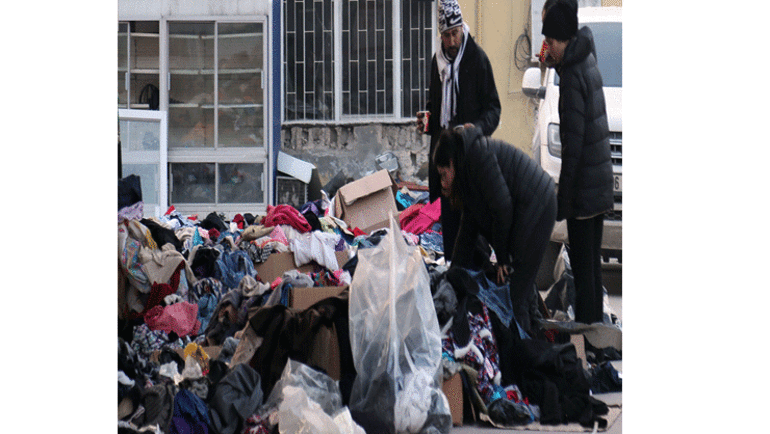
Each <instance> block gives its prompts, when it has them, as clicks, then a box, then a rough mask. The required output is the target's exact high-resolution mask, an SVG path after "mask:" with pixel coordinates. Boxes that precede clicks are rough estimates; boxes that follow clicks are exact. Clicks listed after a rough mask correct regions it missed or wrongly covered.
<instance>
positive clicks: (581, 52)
mask: <svg viewBox="0 0 770 434" xmlns="http://www.w3.org/2000/svg"><path fill="white" fill-rule="evenodd" d="M574 3H575V2H574V1H570V0H557V2H556V3H555V4H554V5H553V6H551V7H550V8H549V9H548V10H547V12H546V13H545V19H544V20H543V35H545V41H546V43H547V44H548V47H549V52H550V55H551V56H552V57H553V59H554V63H555V68H556V72H558V73H559V79H560V82H559V95H560V96H559V118H560V124H561V125H560V128H559V136H560V138H561V146H562V151H561V173H560V174H559V186H558V193H557V202H558V212H557V216H556V219H557V220H564V219H567V235H568V238H569V246H570V250H569V259H570V265H571V266H572V271H573V273H574V277H575V292H576V302H575V320H576V321H577V322H581V323H585V324H591V323H594V322H601V321H602V314H603V309H602V307H603V297H604V290H603V287H602V274H601V244H602V230H603V228H604V213H605V212H607V211H609V210H611V209H612V203H613V198H612V161H611V159H610V143H609V127H608V124H607V111H606V107H605V104H604V91H603V90H602V76H601V74H600V73H599V68H598V67H597V63H596V62H597V60H596V49H595V47H594V40H593V34H592V33H591V29H589V28H588V27H583V28H581V29H580V30H578V19H577V8H576V7H575V5H574Z"/></svg>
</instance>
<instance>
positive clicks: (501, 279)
mask: <svg viewBox="0 0 770 434" xmlns="http://www.w3.org/2000/svg"><path fill="white" fill-rule="evenodd" d="M507 278H508V267H507V266H505V265H500V264H497V284H498V285H502V284H504V283H505V279H507Z"/></svg>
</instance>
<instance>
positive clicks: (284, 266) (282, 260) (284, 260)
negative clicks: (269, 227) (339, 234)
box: [254, 250, 348, 283]
mask: <svg viewBox="0 0 770 434" xmlns="http://www.w3.org/2000/svg"><path fill="white" fill-rule="evenodd" d="M334 256H336V257H337V265H339V266H340V267H342V266H343V265H345V263H346V262H348V251H347V250H345V251H342V252H334ZM254 269H255V270H257V276H259V278H260V279H262V281H263V282H265V283H272V282H273V281H274V280H275V279H277V278H279V277H281V276H283V273H285V272H287V271H290V270H299V272H300V273H305V274H306V273H313V272H315V271H317V270H320V269H321V266H320V265H318V264H317V263H316V262H315V261H313V262H310V263H309V264H305V265H302V266H300V267H297V265H296V264H295V263H294V252H284V253H273V254H271V255H270V256H268V257H267V261H265V262H261V263H259V264H256V265H255V266H254Z"/></svg>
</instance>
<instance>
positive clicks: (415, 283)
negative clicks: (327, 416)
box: [349, 215, 452, 433]
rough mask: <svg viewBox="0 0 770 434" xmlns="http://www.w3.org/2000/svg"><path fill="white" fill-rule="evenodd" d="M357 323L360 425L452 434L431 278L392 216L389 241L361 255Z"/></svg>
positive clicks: (355, 285) (355, 391) (354, 303)
mask: <svg viewBox="0 0 770 434" xmlns="http://www.w3.org/2000/svg"><path fill="white" fill-rule="evenodd" d="M349 315H350V341H351V342H350V344H351V351H352V354H353V362H354V364H355V367H356V372H357V376H356V379H355V382H354V383H353V388H352V390H351V396H350V411H351V413H352V415H353V418H354V419H355V420H356V422H358V423H359V424H361V425H362V426H363V427H364V429H366V431H367V432H398V433H401V432H408V433H418V432H419V433H445V432H449V430H450V429H451V426H452V420H451V415H450V412H449V404H448V402H447V399H446V397H445V396H444V393H443V392H442V390H441V387H440V382H439V379H440V365H441V331H440V329H439V325H438V319H437V317H436V310H435V308H434V306H433V298H432V295H431V292H430V278H429V276H428V272H427V270H426V268H425V264H424V262H423V259H422V256H421V255H420V252H419V250H418V249H417V247H414V246H408V245H407V244H406V242H405V241H404V239H403V236H402V235H401V231H400V229H399V227H398V224H397V223H396V221H395V219H394V218H393V216H392V215H391V216H390V229H389V232H388V234H387V235H386V236H385V237H384V238H383V239H382V241H380V243H379V244H378V245H377V246H375V247H372V248H368V249H360V250H359V251H358V266H357V267H356V272H355V275H354V276H353V281H352V282H351V285H350V309H349Z"/></svg>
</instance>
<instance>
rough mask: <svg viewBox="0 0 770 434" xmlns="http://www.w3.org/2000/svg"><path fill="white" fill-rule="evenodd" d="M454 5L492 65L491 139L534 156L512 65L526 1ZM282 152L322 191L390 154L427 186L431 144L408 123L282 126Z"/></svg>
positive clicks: (530, 111)
mask: <svg viewBox="0 0 770 434" xmlns="http://www.w3.org/2000/svg"><path fill="white" fill-rule="evenodd" d="M458 3H459V4H460V8H461V10H462V13H463V19H464V20H465V21H466V22H467V23H468V26H469V27H470V30H471V35H472V36H473V38H474V39H475V40H476V42H477V43H479V45H480V46H481V47H482V48H483V49H484V51H485V52H486V53H487V56H488V57H489V59H490V62H491V63H492V69H493V72H494V76H495V84H496V86H497V92H498V94H499V96H500V103H501V106H502V111H501V120H500V125H499V126H498V127H497V130H495V132H494V133H493V134H492V137H494V138H496V139H500V140H504V141H506V142H508V143H511V144H512V145H514V146H516V147H518V148H521V149H522V150H524V151H525V152H527V153H528V154H529V155H532V150H531V149H530V144H531V141H532V134H533V132H534V127H535V119H534V117H535V101H534V100H532V99H530V98H528V97H526V96H524V94H523V93H522V92H521V80H522V78H523V75H524V71H522V70H519V69H518V68H517V67H516V65H515V62H514V55H515V53H514V45H515V42H516V39H517V38H518V37H519V36H520V35H522V34H524V33H527V32H529V29H528V27H527V25H528V19H529V16H530V1H529V0H515V1H512V0H458ZM434 4H435V1H434ZM538 4H542V2H540V3H538ZM601 5H602V6H622V0H601ZM436 37H438V35H436ZM531 66H537V65H536V64H532V65H531ZM281 146H282V150H283V151H284V152H286V153H288V154H290V155H293V156H295V157H297V158H301V159H303V160H305V161H308V162H311V163H313V164H315V165H316V167H317V171H318V175H319V179H320V181H321V185H324V184H325V183H327V182H329V181H330V180H331V179H332V178H333V177H334V176H335V175H337V174H338V173H339V172H343V174H344V175H345V176H346V177H350V178H354V179H357V178H359V177H361V176H364V175H366V174H367V173H371V172H374V171H375V170H377V167H376V166H375V162H374V159H375V157H376V156H377V155H379V154H382V153H385V152H388V151H390V152H393V153H394V154H395V155H396V157H397V158H398V162H399V167H400V172H399V174H400V177H401V179H402V180H405V181H411V182H416V183H420V184H424V185H427V163H428V151H429V147H430V144H429V141H428V138H427V137H422V136H419V135H418V134H417V133H416V132H415V131H414V124H413V123H412V122H402V123H398V122H393V123H388V124H378V123H370V124H342V125H329V126H323V125H283V126H282V128H281Z"/></svg>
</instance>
